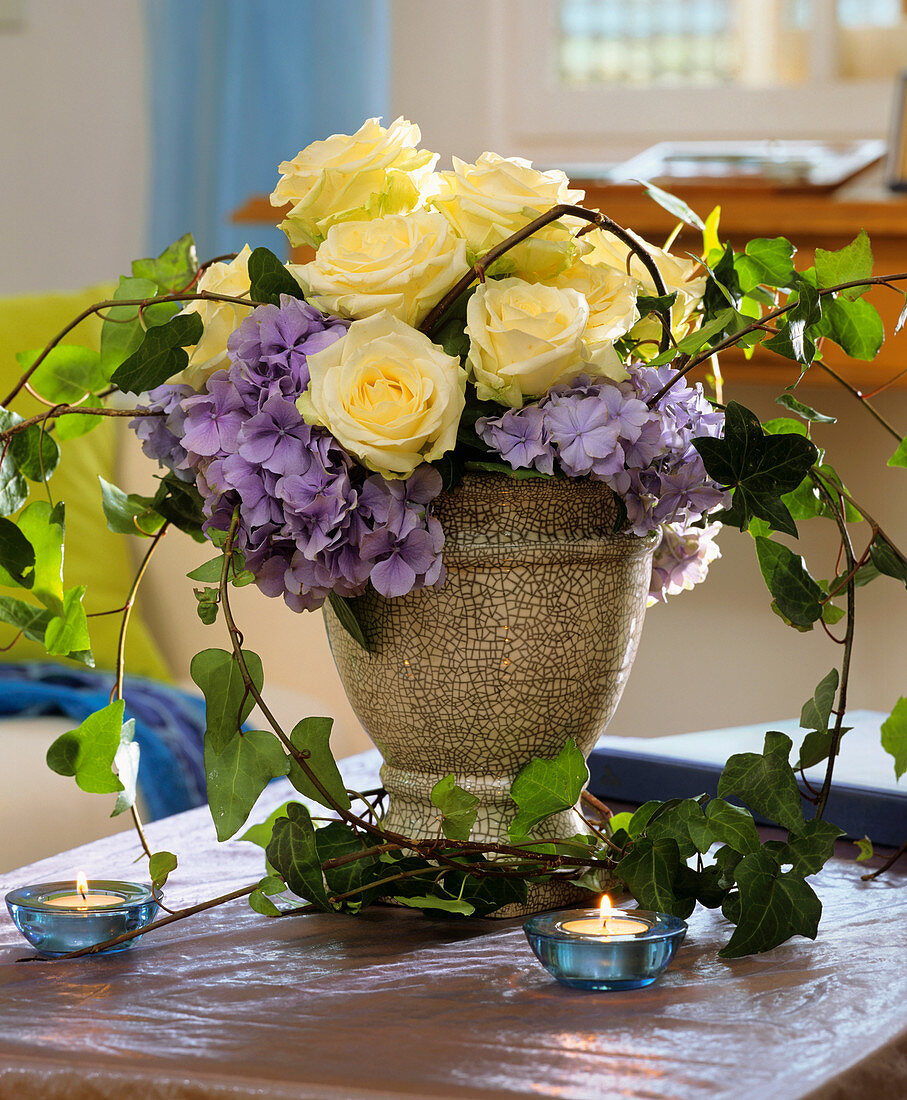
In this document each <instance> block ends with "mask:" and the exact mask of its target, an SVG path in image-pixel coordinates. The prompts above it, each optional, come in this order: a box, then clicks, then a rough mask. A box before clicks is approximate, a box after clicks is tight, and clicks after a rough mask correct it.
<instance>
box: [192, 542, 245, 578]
mask: <svg viewBox="0 0 907 1100" xmlns="http://www.w3.org/2000/svg"><path fill="white" fill-rule="evenodd" d="M233 557H234V560H235V559H236V558H239V559H240V560H241V561H242V551H241V550H234V551H233ZM223 568H224V559H223V555H222V554H219V555H218V556H217V557H216V558H211V559H210V561H206V562H205V564H204V565H200V566H198V568H196V569H193V570H192V572H191V573H187V574H186V576H187V577H188V578H189V580H191V581H200V582H201V583H202V584H219V583H220V575H221V573H222V572H223Z"/></svg>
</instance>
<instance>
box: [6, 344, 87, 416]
mask: <svg viewBox="0 0 907 1100" xmlns="http://www.w3.org/2000/svg"><path fill="white" fill-rule="evenodd" d="M40 354H41V352H40V351H20V352H17V353H16V362H17V363H18V364H19V369H20V370H21V371H22V372H25V371H27V370H29V369H30V367H31V365H32V364H33V363H34V362H35V360H36V359H37V358H38V356H39V355H40ZM29 384H30V385H31V386H32V387H33V389H35V390H37V392H38V393H40V394H41V396H42V397H44V398H46V399H47V400H48V401H52V402H54V404H60V405H72V404H74V403H75V402H77V401H81V400H82V398H83V397H84V396H85V395H86V394H87V393H98V392H100V391H101V390H102V389H104V387H105V386H106V385H107V378H106V376H105V374H104V371H103V370H102V369H101V357H100V356H99V355H98V353H97V352H96V351H92V350H91V348H83V347H80V346H79V345H78V344H58V345H57V346H56V347H55V348H51V350H50V351H49V352H48V353H47V356H46V357H45V358H44V359H43V360H42V362H41V365H40V366H39V367H38V369H37V370H36V371H35V373H34V374H33V375H32V376H31V378H30V379H29Z"/></svg>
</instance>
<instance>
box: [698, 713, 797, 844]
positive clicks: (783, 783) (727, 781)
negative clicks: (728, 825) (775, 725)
mask: <svg viewBox="0 0 907 1100" xmlns="http://www.w3.org/2000/svg"><path fill="white" fill-rule="evenodd" d="M792 746H793V742H792V741H791V739H790V738H789V737H787V736H786V735H785V734H783V733H778V732H776V731H770V732H769V733H767V734H766V735H765V747H764V748H763V751H762V755H761V756H760V755H759V754H758V753H755V752H741V753H735V754H734V755H733V756H731V757H730V759H729V760H728V762H727V763H726V764H725V766H724V771H723V772H722V773H721V778H720V779H719V780H718V795H719V797H721V798H727V797H736V798H739V799H740V801H741V802H743V803H744V805H746V806H748V807H749V808H750V809H751V810H753V811H754V812H755V813H757V814H760V815H761V816H762V817H764V818H766V819H767V820H768V821H773V822H777V823H778V824H779V825H783V826H784V828H785V829H788V830H790V832H792V833H797V834H799V833H800V832H802V831H803V827H804V824H805V822H804V820H803V809H802V807H801V804H800V791H799V788H798V787H797V779H796V776H795V775H794V772H793V769H792V768H791V766H790V764H789V763H788V758H789V756H790V750H791V747H792Z"/></svg>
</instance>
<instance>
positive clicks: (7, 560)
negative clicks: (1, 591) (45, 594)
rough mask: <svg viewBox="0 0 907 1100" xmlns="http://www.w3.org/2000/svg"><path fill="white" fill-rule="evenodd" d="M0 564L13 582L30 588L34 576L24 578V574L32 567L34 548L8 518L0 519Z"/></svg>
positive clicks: (31, 569)
mask: <svg viewBox="0 0 907 1100" xmlns="http://www.w3.org/2000/svg"><path fill="white" fill-rule="evenodd" d="M0 566H2V567H3V569H4V571H5V572H6V573H7V574H8V575H9V577H10V579H11V580H12V581H13V582H14V583H15V584H18V585H21V586H22V587H23V588H31V586H32V583H33V582H34V577H31V576H29V577H28V578H26V576H25V574H26V573H29V574H30V573H31V572H32V571H33V569H34V566H35V550H34V547H33V546H32V544H31V543H30V542H29V541H28V539H27V538H26V537H25V535H23V534H22V532H21V531H20V530H19V528H18V527H17V526H16V524H15V523H13V522H12V520H9V519H0ZM4 580H5V578H4Z"/></svg>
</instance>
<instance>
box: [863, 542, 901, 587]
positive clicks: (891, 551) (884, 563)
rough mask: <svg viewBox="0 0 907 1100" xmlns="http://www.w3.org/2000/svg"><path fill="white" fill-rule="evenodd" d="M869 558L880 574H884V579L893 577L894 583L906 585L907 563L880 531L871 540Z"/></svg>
mask: <svg viewBox="0 0 907 1100" xmlns="http://www.w3.org/2000/svg"><path fill="white" fill-rule="evenodd" d="M869 558H870V560H871V561H872V564H873V565H874V566H875V567H876V569H878V571H879V572H880V573H884V574H885V576H886V577H894V579H895V580H896V581H901V582H902V583H903V584H905V585H907V563H905V562H904V560H903V558H902V557H901V556H900V554H899V553H898V552H897V551H896V550H895V548H894V547H893V546H892V545H891V543H890V542H889V541H888V540H887V539H886V538H885V536H884V535H883V534H882V532H881V531H879V532H878V534H877V535H876V537H875V538H874V539H873V540H872V545H871V546H870V547H869Z"/></svg>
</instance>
